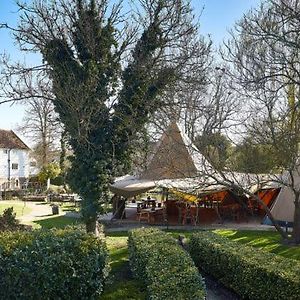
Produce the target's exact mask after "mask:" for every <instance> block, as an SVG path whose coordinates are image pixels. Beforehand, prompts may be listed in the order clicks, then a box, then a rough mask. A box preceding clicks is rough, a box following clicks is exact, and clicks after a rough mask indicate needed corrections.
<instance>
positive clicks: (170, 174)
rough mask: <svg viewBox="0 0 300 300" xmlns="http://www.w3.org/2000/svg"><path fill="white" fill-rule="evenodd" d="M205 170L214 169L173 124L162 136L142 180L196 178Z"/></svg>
mask: <svg viewBox="0 0 300 300" xmlns="http://www.w3.org/2000/svg"><path fill="white" fill-rule="evenodd" d="M204 169H205V170H207V169H212V166H211V165H210V164H209V163H208V161H207V160H206V159H205V158H204V156H203V155H202V154H201V153H200V152H199V150H198V149H197V148H196V146H195V145H194V144H193V143H192V141H191V140H190V139H189V137H188V136H187V135H186V134H185V133H184V132H183V130H182V129H181V128H180V127H179V126H178V125H177V123H175V122H173V123H171V124H170V125H169V127H168V129H167V130H166V131H165V132H164V133H163V135H162V136H161V138H160V140H159V142H158V143H157V146H156V148H155V149H154V152H153V155H152V157H151V158H150V160H149V164H148V166H147V169H146V170H145V171H144V172H142V174H140V178H142V179H149V180H156V181H157V180H162V179H178V178H194V177H196V176H199V174H200V173H201V171H204Z"/></svg>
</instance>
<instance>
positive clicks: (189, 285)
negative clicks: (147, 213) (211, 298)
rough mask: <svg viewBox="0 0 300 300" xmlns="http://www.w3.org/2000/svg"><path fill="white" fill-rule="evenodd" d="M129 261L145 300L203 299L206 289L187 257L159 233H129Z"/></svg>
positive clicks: (166, 236) (151, 230) (153, 231)
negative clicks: (145, 295) (141, 286)
mask: <svg viewBox="0 0 300 300" xmlns="http://www.w3.org/2000/svg"><path fill="white" fill-rule="evenodd" d="M128 244H129V247H128V248H129V260H130V266H131V270H132V272H133V274H134V276H135V277H136V278H137V279H140V280H141V281H142V282H143V284H145V286H146V289H147V294H148V299H159V300H164V299H174V300H175V299H180V300H184V299H189V300H190V299H204V298H205V286H204V283H203V280H202V277H201V275H200V274H199V272H198V270H197V268H196V267H195V265H194V263H193V261H192V259H191V258H190V256H189V254H188V253H187V252H186V251H185V250H184V249H182V248H181V247H180V246H179V245H178V244H177V243H176V241H175V240H174V239H173V238H172V237H171V236H169V235H168V234H167V233H164V232H162V231H160V230H158V229H136V230H133V231H131V232H130V233H129V239H128Z"/></svg>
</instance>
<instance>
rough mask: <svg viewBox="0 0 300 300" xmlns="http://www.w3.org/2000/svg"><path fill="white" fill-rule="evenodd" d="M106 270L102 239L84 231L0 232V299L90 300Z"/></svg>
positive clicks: (106, 262) (96, 293)
mask: <svg viewBox="0 0 300 300" xmlns="http://www.w3.org/2000/svg"><path fill="white" fill-rule="evenodd" d="M108 272H109V265H108V252H107V250H106V246H105V243H104V241H103V239H98V238H96V237H94V236H92V235H89V234H86V233H84V232H81V231H75V230H71V229H65V230H51V231H34V232H14V233H12V232H4V233H1V234H0V299H94V298H96V297H99V295H100V294H101V292H102V290H103V284H104V280H105V278H106V277H107V275H108Z"/></svg>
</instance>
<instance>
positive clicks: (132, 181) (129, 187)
mask: <svg viewBox="0 0 300 300" xmlns="http://www.w3.org/2000/svg"><path fill="white" fill-rule="evenodd" d="M155 186H156V185H155V182H154V181H150V180H142V179H138V178H136V177H135V176H130V175H126V176H123V177H119V178H117V179H116V182H115V183H114V184H112V185H111V186H110V190H111V191H112V192H113V193H114V194H116V195H119V196H123V197H125V198H130V197H134V196H137V195H139V194H142V193H145V192H147V191H149V190H151V189H153V188H155Z"/></svg>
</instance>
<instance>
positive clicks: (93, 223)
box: [85, 218, 100, 236]
mask: <svg viewBox="0 0 300 300" xmlns="http://www.w3.org/2000/svg"><path fill="white" fill-rule="evenodd" d="M85 225H86V232H87V233H92V234H94V235H95V236H99V235H100V232H99V223H98V221H97V218H92V219H89V220H88V221H86V224H85Z"/></svg>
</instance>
